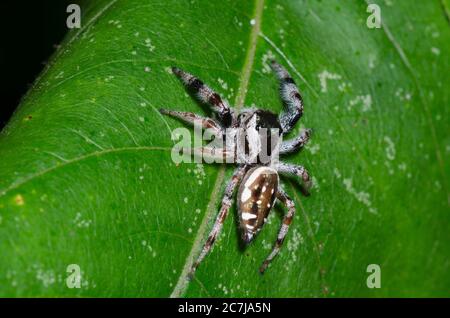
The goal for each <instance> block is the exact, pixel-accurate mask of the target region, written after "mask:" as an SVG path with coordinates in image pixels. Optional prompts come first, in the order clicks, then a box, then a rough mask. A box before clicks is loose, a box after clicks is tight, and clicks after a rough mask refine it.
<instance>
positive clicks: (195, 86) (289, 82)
mask: <svg viewBox="0 0 450 318" xmlns="http://www.w3.org/2000/svg"><path fill="white" fill-rule="evenodd" d="M271 67H272V69H273V71H274V72H275V74H276V75H277V77H278V79H279V81H280V95H281V99H282V101H283V104H284V106H285V107H284V110H283V111H282V112H281V114H280V115H276V114H274V113H272V112H269V111H267V110H262V109H255V108H248V109H243V110H242V111H240V112H239V113H236V112H235V111H234V110H233V109H232V108H230V106H229V105H228V103H227V102H226V101H225V100H223V99H222V98H221V97H220V96H219V94H217V93H216V92H214V91H213V90H212V89H211V88H209V87H208V86H207V85H205V84H204V83H203V82H202V81H201V80H200V79H198V78H196V77H195V76H193V75H191V74H189V73H187V72H185V71H183V70H181V69H179V68H176V67H173V68H172V71H173V73H174V74H175V75H177V77H179V78H180V79H181V81H182V82H183V83H184V84H185V85H186V86H187V88H188V89H189V90H190V91H191V92H192V93H193V94H194V95H195V96H196V97H197V98H198V99H199V101H200V102H202V103H205V104H208V105H209V106H210V107H211V108H212V110H213V111H214V112H215V113H216V119H212V118H206V117H201V116H199V115H196V114H194V113H190V112H180V111H172V110H166V109H161V110H160V112H161V113H162V114H165V115H170V116H172V117H175V118H178V119H180V120H182V121H184V122H186V123H189V124H195V123H200V125H201V127H202V128H203V129H210V130H212V132H213V134H214V135H215V136H216V137H217V136H219V137H223V138H224V139H227V138H228V139H234V138H236V137H235V136H230V135H228V133H227V131H228V130H229V129H228V128H240V129H242V130H244V131H246V132H247V133H248V134H249V136H252V135H253V136H254V135H255V134H254V133H257V132H258V131H259V130H260V129H261V128H267V129H274V128H276V129H278V131H279V136H281V137H282V136H283V135H285V134H287V133H289V132H290V131H291V130H292V129H293V127H294V125H295V124H296V123H297V121H298V120H299V119H300V117H301V116H302V113H303V100H302V97H301V95H300V93H299V90H298V88H297V86H296V85H295V82H294V80H293V79H292V77H291V76H290V75H289V73H288V72H287V71H286V69H285V68H284V67H282V66H281V65H280V64H278V63H276V62H275V61H271ZM252 133H253V134H252ZM310 133H311V131H310V130H309V129H306V130H303V131H301V132H300V134H299V135H298V136H297V137H296V138H293V139H291V140H286V141H283V142H281V143H280V144H279V148H278V152H277V154H280V155H283V154H288V153H292V152H295V151H298V150H299V149H301V148H302V147H303V146H304V145H305V144H306V142H307V141H308V139H309V137H310ZM256 141H257V139H255V138H247V139H245V147H244V148H245V149H247V150H248V153H250V154H255V153H258V152H259V151H260V149H259V147H260V143H259V142H256ZM230 145H231V146H230ZM236 145H237V142H234V143H233V142H231V143H227V146H226V147H223V148H220V149H215V150H214V151H211V149H208V148H207V147H202V148H201V149H200V152H201V154H202V155H204V156H210V157H211V156H212V157H222V158H227V159H229V158H234V159H237V157H239V156H241V154H238V153H237V152H238V151H237V147H236ZM240 159H241V160H239V162H238V163H236V162H237V160H234V161H232V162H234V163H235V164H237V165H238V166H237V168H236V170H235V171H234V173H233V176H232V178H231V180H230V181H229V182H228V184H227V185H226V187H225V193H224V196H223V199H222V206H221V208H220V211H219V214H218V215H217V218H216V221H215V223H214V226H213V228H212V230H211V232H210V234H209V236H208V238H207V240H206V242H205V244H204V246H203V249H202V251H201V253H200V255H199V256H198V258H197V260H196V262H195V263H194V264H193V265H192V269H191V273H190V274H191V276H192V275H193V273H194V272H195V270H196V269H197V267H198V265H199V264H200V262H201V261H202V260H203V259H204V258H205V256H206V255H207V254H208V253H209V251H210V250H211V248H212V246H213V244H214V242H215V241H216V239H217V237H218V235H219V234H220V231H221V229H222V226H223V223H224V221H225V218H226V217H227V214H228V211H229V210H230V207H231V205H232V197H233V192H234V190H235V189H236V187H237V186H238V185H239V184H240V186H239V190H238V194H237V204H236V205H237V208H238V215H239V226H240V229H241V233H242V240H243V242H244V243H246V244H248V243H250V242H251V241H252V240H253V238H254V237H255V235H256V234H257V233H258V232H259V231H260V230H261V228H262V226H263V225H264V223H265V221H266V219H267V216H268V214H269V212H270V211H271V209H272V207H273V206H274V204H275V201H276V199H278V200H279V201H280V202H282V203H283V204H284V205H285V206H286V207H287V209H288V212H287V213H286V215H285V216H284V218H283V223H282V225H281V228H280V230H279V233H278V237H277V240H276V242H275V245H274V247H273V249H272V251H271V253H270V254H269V256H268V257H267V258H266V259H265V261H264V262H263V263H262V265H261V267H260V272H261V273H264V271H265V270H266V268H267V266H268V265H269V264H270V262H271V261H272V260H273V259H274V257H275V256H276V255H277V254H278V252H279V251H280V248H281V246H282V244H283V241H284V238H285V237H286V234H287V232H288V230H289V225H290V224H291V222H292V219H293V217H294V214H295V205H294V201H293V200H292V199H291V198H290V197H289V196H288V195H287V194H286V192H285V191H284V190H283V188H282V186H281V184H280V181H279V176H278V173H281V174H290V175H294V176H297V177H299V178H300V180H302V181H303V182H304V185H305V186H306V188H309V187H310V186H311V184H310V177H309V174H308V172H307V171H306V169H305V168H304V167H302V166H298V165H293V164H288V163H283V162H280V161H278V160H277V161H276V162H272V161H271V160H269V162H265V163H262V162H261V161H259V160H256V162H254V161H252V160H250V159H252V158H250V157H249V155H247V154H244V157H243V158H240ZM253 159H254V158H253ZM227 162H229V161H228V160H227Z"/></svg>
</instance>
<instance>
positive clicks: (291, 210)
mask: <svg viewBox="0 0 450 318" xmlns="http://www.w3.org/2000/svg"><path fill="white" fill-rule="evenodd" d="M277 198H278V200H280V201H281V202H282V203H283V204H284V205H285V206H286V207H287V208H288V212H287V214H286V215H285V216H284V218H283V223H282V224H281V228H280V231H279V232H278V237H277V240H276V241H275V245H274V247H273V249H272V252H271V253H270V254H269V256H267V258H266V260H265V261H264V262H263V263H262V265H261V267H260V268H259V272H260V273H261V274H264V271H265V270H266V269H267V266H269V264H270V262H272V260H273V259H274V258H275V256H277V255H278V253H279V252H280V249H281V246H282V245H283V242H284V238H285V237H286V234H287V232H288V231H289V225H291V222H292V219H293V218H294V215H295V204H294V201H293V200H292V199H291V198H289V196H288V195H287V194H286V192H284V191H283V190H282V189H281V188H279V189H278V191H277Z"/></svg>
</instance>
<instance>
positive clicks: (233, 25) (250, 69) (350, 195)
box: [0, 0, 450, 297]
mask: <svg viewBox="0 0 450 318" xmlns="http://www.w3.org/2000/svg"><path fill="white" fill-rule="evenodd" d="M377 2H378V4H379V5H380V7H381V16H382V28H379V29H377V28H375V29H369V28H368V27H367V26H366V20H367V18H368V16H369V15H370V13H368V12H367V11H366V9H367V5H368V3H365V2H363V1H345V2H342V1H326V2H325V1H293V0H292V1H265V2H264V1H263V0H257V1H255V2H254V3H253V2H250V1H163V2H161V1H160V2H156V1H145V2H144V1H120V0H113V1H91V2H89V5H88V6H83V7H82V13H83V17H82V28H81V29H79V30H74V31H71V32H70V33H69V35H68V37H67V39H66V40H65V41H64V43H63V44H62V46H61V48H60V49H59V50H58V51H57V52H56V53H55V56H54V57H53V59H52V61H51V63H50V65H48V67H47V68H46V69H45V71H44V72H43V73H42V74H41V76H40V77H39V78H38V79H37V80H36V82H35V84H34V86H33V87H32V89H31V90H30V92H29V93H28V94H27V96H26V97H25V98H24V100H23V101H22V103H21V105H20V107H19V108H18V110H17V111H16V113H15V114H14V116H13V118H12V119H11V121H10V122H9V124H8V125H7V127H6V128H5V129H4V130H3V132H2V133H1V135H0V158H1V160H0V246H1V250H0V296H104V297H108V296H140V297H147V296H152V297H153V296H159V297H167V296H186V297H195V296H236V297H238V296H250V297H284V296H296V297H297V296H313V297H321V296H448V291H449V289H450V270H449V264H450V263H449V257H450V250H449V249H448V246H447V243H448V241H449V239H450V231H449V226H450V215H449V185H448V180H449V179H450V178H449V177H450V168H449V165H448V164H445V163H447V162H449V159H450V158H449V155H450V151H449V147H450V146H449V145H450V135H449V126H448V123H449V121H448V118H449V107H448V105H449V94H450V89H449V88H450V87H449V84H448V83H449V81H448V69H449V59H448V56H449V54H450V32H449V22H448V21H449V19H448V7H449V6H448V2H447V1H442V2H441V3H439V1H421V2H415V3H414V4H411V2H410V1H406V0H403V1H393V0H392V1H391V0H390V1H387V0H386V1H377ZM30 54H32V52H31V53H30ZM271 57H274V58H276V59H277V60H278V61H279V62H280V63H281V64H283V65H285V66H286V68H287V69H288V70H289V72H290V73H291V74H292V76H293V77H294V78H295V80H296V82H297V83H298V85H299V87H300V89H301V91H302V94H303V97H304V102H305V114H304V117H303V118H302V119H301V121H300V123H301V124H299V125H297V126H298V127H297V128H296V129H295V131H294V132H292V134H291V135H290V137H292V136H294V135H295V134H297V133H298V132H299V131H300V128H301V127H309V128H312V129H313V130H314V134H313V137H312V140H311V142H310V144H309V146H308V147H307V148H306V149H305V150H304V151H302V152H301V153H299V154H295V155H292V156H290V157H289V158H286V159H285V160H286V161H288V162H291V163H297V164H301V165H303V166H305V167H306V168H307V169H308V170H309V171H310V173H311V174H312V175H313V176H314V182H315V187H314V189H313V191H312V194H311V196H309V197H303V196H302V195H301V193H300V191H299V187H298V184H297V182H296V181H294V180H291V179H284V184H285V187H286V190H287V192H288V193H289V194H290V195H291V196H292V197H293V198H294V199H295V203H296V206H297V214H296V218H295V220H294V222H293V224H292V226H291V229H290V232H289V234H288V236H287V238H286V241H285V244H284V248H283V249H282V251H281V253H280V255H279V257H278V258H276V259H275V261H274V262H273V263H272V266H270V267H269V269H268V271H267V272H266V273H265V274H264V276H261V275H260V274H259V273H258V268H259V266H260V264H261V262H262V261H263V260H264V258H265V257H266V256H267V254H268V253H269V252H270V248H271V246H272V243H273V241H274V240H275V238H276V233H277V231H278V229H279V226H280V223H281V218H282V215H283V213H284V212H285V210H284V209H283V208H279V209H275V210H274V211H273V212H272V215H271V216H270V217H269V222H268V224H266V225H265V226H264V229H263V231H262V232H261V233H260V235H259V236H258V237H257V238H256V240H255V241H254V242H253V243H252V244H251V245H250V246H248V247H247V248H246V249H245V250H242V249H240V248H239V235H238V231H237V227H236V211H235V209H233V210H232V212H231V213H230V216H229V217H228V219H227V220H226V222H225V226H224V229H223V235H221V237H220V239H219V240H218V241H217V243H216V246H215V248H214V250H213V251H212V253H211V254H210V255H209V256H208V257H207V258H206V259H205V261H204V262H203V263H202V264H201V265H200V267H199V269H198V271H197V274H196V276H195V278H194V279H193V280H192V281H189V280H188V279H187V272H188V269H189V267H190V265H191V264H192V261H193V259H194V257H196V256H197V255H198V252H199V249H200V248H201V246H202V243H203V242H204V240H205V239H206V236H207V234H208V232H209V229H210V226H211V224H212V222H213V220H214V217H215V215H216V213H217V211H218V208H219V204H220V200H221V196H222V193H223V188H224V185H225V184H226V182H227V179H228V178H229V177H230V175H231V172H232V168H231V167H224V166H219V165H206V164H204V165H194V164H187V163H186V164H180V165H178V166H176V165H175V164H174V163H173V162H172V160H171V155H170V151H171V147H172V145H173V142H172V141H171V131H172V130H173V129H174V128H177V127H180V123H179V122H178V121H176V120H173V119H171V118H167V117H163V116H161V115H160V114H159V113H158V111H157V109H158V108H160V107H165V108H170V109H174V110H185V111H193V112H197V113H200V114H208V113H207V112H206V111H205V109H202V108H201V107H199V105H198V104H197V103H196V102H195V101H194V100H192V99H191V98H190V97H189V96H188V95H187V94H186V93H185V90H184V88H183V87H182V85H181V84H180V83H179V81H178V80H177V79H176V78H175V77H174V76H173V74H170V72H169V71H167V70H168V69H169V67H170V66H172V65H176V66H178V67H181V68H183V69H185V70H187V71H189V72H191V73H193V74H195V75H197V76H199V77H200V78H201V79H202V80H204V81H205V82H206V83H208V84H209V85H210V86H212V87H213V88H215V89H216V90H217V91H218V92H220V94H222V96H224V97H226V98H227V99H228V100H229V101H230V103H231V104H233V105H234V106H235V107H237V108H241V107H243V106H244V105H256V106H258V107H261V108H265V109H270V110H272V111H275V112H279V111H280V110H281V102H280V100H279V96H278V88H277V87H278V86H277V81H276V79H275V77H274V75H273V74H272V73H271V72H270V71H269V69H268V65H267V61H268V59H269V58H271ZM70 264H77V265H79V267H80V269H81V273H82V280H81V288H68V287H67V285H66V278H67V277H71V276H70V275H72V274H71V272H69V273H68V272H67V267H68V265H70ZM369 264H378V265H379V266H380V268H381V288H380V289H376V288H375V289H370V288H368V287H367V285H366V280H367V278H368V276H369V275H370V273H368V272H367V266H368V265H369Z"/></svg>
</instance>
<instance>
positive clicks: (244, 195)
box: [241, 187, 252, 202]
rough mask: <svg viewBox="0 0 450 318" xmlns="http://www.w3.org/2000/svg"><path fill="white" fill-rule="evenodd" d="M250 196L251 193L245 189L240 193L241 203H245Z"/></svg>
mask: <svg viewBox="0 0 450 318" xmlns="http://www.w3.org/2000/svg"><path fill="white" fill-rule="evenodd" d="M251 195H252V192H251V191H250V189H249V188H247V187H245V189H244V191H242V195H241V202H246V201H247V200H248V199H250V197H251Z"/></svg>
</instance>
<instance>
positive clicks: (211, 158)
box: [192, 146, 236, 163]
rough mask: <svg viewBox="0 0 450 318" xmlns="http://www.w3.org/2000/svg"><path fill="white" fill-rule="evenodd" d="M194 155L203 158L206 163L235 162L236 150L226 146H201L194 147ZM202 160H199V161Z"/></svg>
mask: <svg viewBox="0 0 450 318" xmlns="http://www.w3.org/2000/svg"><path fill="white" fill-rule="evenodd" d="M192 152H193V155H194V157H196V158H199V159H203V160H204V162H205V163H235V162H236V160H235V159H236V158H235V152H234V151H233V150H229V149H225V148H214V147H208V146H206V147H199V148H192ZM200 162H202V160H200V161H199V163H200Z"/></svg>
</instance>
